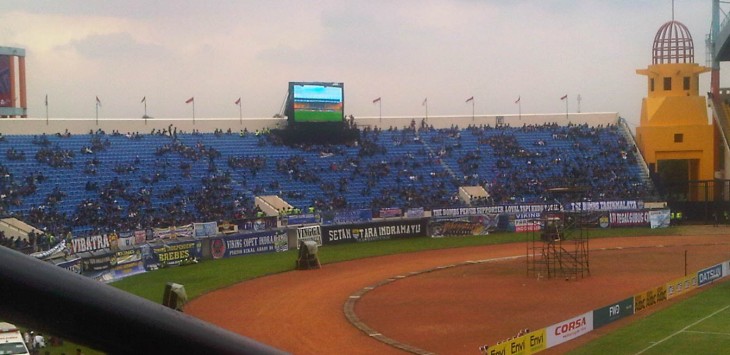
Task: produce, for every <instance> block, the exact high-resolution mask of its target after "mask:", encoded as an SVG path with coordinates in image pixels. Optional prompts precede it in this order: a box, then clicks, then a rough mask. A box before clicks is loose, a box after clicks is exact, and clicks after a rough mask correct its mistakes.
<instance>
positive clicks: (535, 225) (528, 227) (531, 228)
mask: <svg viewBox="0 0 730 355" xmlns="http://www.w3.org/2000/svg"><path fill="white" fill-rule="evenodd" d="M514 224H515V232H517V233H522V232H536V231H539V230H540V229H541V227H542V226H541V225H540V221H539V220H535V219H515V222H514Z"/></svg>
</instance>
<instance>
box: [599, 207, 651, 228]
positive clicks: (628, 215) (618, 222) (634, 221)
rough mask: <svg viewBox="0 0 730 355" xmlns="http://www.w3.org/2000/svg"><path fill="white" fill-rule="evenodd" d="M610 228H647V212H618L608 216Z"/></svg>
mask: <svg viewBox="0 0 730 355" xmlns="http://www.w3.org/2000/svg"><path fill="white" fill-rule="evenodd" d="M608 219H609V224H610V225H611V227H614V228H615V227H648V226H649V211H619V212H611V213H609V214H608Z"/></svg>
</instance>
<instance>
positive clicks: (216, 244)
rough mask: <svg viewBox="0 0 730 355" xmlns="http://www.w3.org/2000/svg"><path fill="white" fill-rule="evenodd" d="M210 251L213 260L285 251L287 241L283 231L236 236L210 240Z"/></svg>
mask: <svg viewBox="0 0 730 355" xmlns="http://www.w3.org/2000/svg"><path fill="white" fill-rule="evenodd" d="M210 250H211V254H212V255H213V259H221V258H230V257H234V256H241V255H251V254H262V253H271V252H278V251H287V250H288V240H287V237H286V232H284V231H266V232H259V233H246V234H236V235H229V236H226V237H223V238H214V239H212V240H211V245H210Z"/></svg>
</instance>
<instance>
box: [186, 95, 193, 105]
mask: <svg viewBox="0 0 730 355" xmlns="http://www.w3.org/2000/svg"><path fill="white" fill-rule="evenodd" d="M193 101H195V96H193V97H191V98H189V99H187V100H185V103H186V104H189V103H191V102H193Z"/></svg>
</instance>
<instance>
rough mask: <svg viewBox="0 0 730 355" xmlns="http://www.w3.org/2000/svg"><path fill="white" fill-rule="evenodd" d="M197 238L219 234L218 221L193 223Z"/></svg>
mask: <svg viewBox="0 0 730 355" xmlns="http://www.w3.org/2000/svg"><path fill="white" fill-rule="evenodd" d="M193 233H194V236H195V238H210V237H215V236H216V235H218V222H205V223H193Z"/></svg>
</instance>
